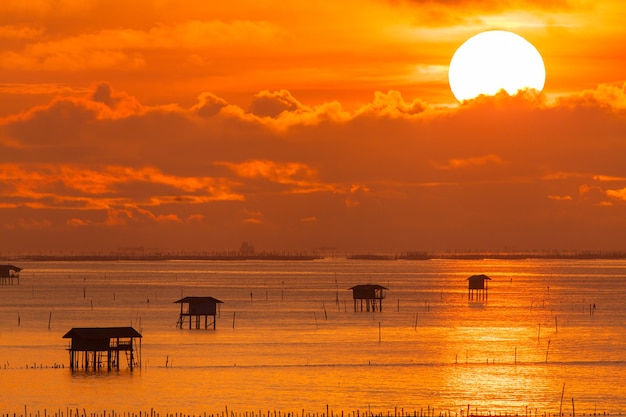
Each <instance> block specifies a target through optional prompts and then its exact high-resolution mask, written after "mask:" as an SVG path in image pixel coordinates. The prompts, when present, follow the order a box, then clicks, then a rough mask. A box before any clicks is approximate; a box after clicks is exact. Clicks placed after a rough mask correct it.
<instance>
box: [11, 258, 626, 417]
mask: <svg viewBox="0 0 626 417" xmlns="http://www.w3.org/2000/svg"><path fill="white" fill-rule="evenodd" d="M45 266H46V268H48V269H47V270H41V271H39V272H37V273H36V274H33V275H32V276H31V277H30V278H29V277H28V275H27V274H26V275H25V276H24V278H23V279H22V281H23V282H24V285H22V286H20V287H19V288H3V290H6V294H5V295H7V297H6V298H5V299H4V301H3V304H1V305H0V313H2V314H1V315H0V341H1V342H2V343H1V344H0V365H2V366H0V367H1V368H2V369H0V392H1V393H3V396H2V405H3V406H4V407H5V410H7V411H13V410H15V411H21V410H23V406H24V404H28V405H29V407H35V408H39V409H44V408H47V409H55V408H60V409H64V408H65V407H68V406H72V407H74V406H77V405H79V406H80V407H81V408H82V407H85V408H87V409H96V410H97V409H100V410H102V409H107V408H108V409H110V408H112V407H113V408H115V409H116V411H118V412H121V411H124V410H127V411H137V408H138V407H143V408H144V409H145V408H146V407H147V408H150V407H157V408H159V409H160V410H162V412H165V411H166V410H167V411H169V412H186V413H199V412H200V411H207V412H221V411H222V410H224V407H225V406H229V407H230V408H231V409H233V410H234V409H236V410H238V411H246V410H250V411H251V410H255V411H258V410H259V409H262V410H275V409H279V410H291V411H293V412H298V413H301V411H302V409H303V408H304V409H306V410H307V411H311V412H320V411H322V410H324V409H325V407H326V405H329V407H331V408H332V409H334V410H346V411H349V410H356V409H360V410H364V409H368V410H371V411H377V412H383V413H386V412H388V411H389V410H393V409H394V408H396V407H402V408H405V409H407V410H412V411H413V410H417V411H418V412H419V411H420V410H425V409H427V408H429V409H433V408H434V409H435V410H440V411H442V412H443V411H449V412H451V413H458V414H460V413H461V412H466V411H467V407H468V405H469V406H470V408H471V410H472V411H476V410H477V411H479V412H481V411H482V412H486V413H488V412H492V413H495V412H501V413H502V414H504V413H509V414H512V413H517V414H520V415H523V414H525V413H526V408H527V407H529V408H530V409H531V410H539V411H540V412H542V411H543V412H558V409H559V407H560V406H561V404H560V402H561V394H562V393H563V387H565V391H564V398H565V401H566V403H567V404H568V408H567V410H570V409H571V400H572V398H574V400H575V402H576V404H577V410H578V411H577V413H580V414H582V413H584V412H586V413H590V412H592V411H593V410H594V409H596V407H598V404H599V405H600V407H599V408H600V410H601V411H602V412H604V411H608V412H611V413H612V414H616V413H619V412H622V413H623V412H625V411H626V392H625V391H624V390H625V389H624V385H625V384H624V381H626V364H625V361H626V307H625V306H624V303H623V300H624V299H625V298H626V272H624V271H626V264H617V265H616V264H615V263H592V262H586V263H572V262H556V261H554V262H548V261H514V262H511V261H471V262H470V261H459V262H450V261H433V262H417V263H412V262H409V263H400V262H397V263H396V262H391V263H351V262H346V261H328V262H326V261H324V262H321V263H310V264H295V265H294V264H288V265H287V266H285V265H283V264H271V263H261V264H252V265H251V264H249V263H245V264H233V263H226V264H215V263H209V264H203V263H193V264H189V265H187V264H184V263H182V264H150V263H147V264H141V265H139V266H140V267H141V268H139V266H137V265H135V264H130V265H128V266H124V265H119V264H116V265H114V267H115V268H117V269H116V270H115V271H110V270H109V269H107V268H112V267H113V266H112V265H91V266H88V265H85V264H83V265H81V268H82V269H81V271H80V272H79V273H75V272H72V270H71V268H72V267H73V265H65V266H63V265H61V266H60V265H49V264H46V265H45ZM28 267H29V268H30V269H36V268H37V265H30V266H28ZM60 267H63V268H66V269H67V270H62V271H57V270H56V269H55V268H60ZM90 268H92V269H93V271H92V272H90V271H91V269H90ZM99 268H100V269H99ZM102 268H104V270H102ZM120 268H121V271H120V270H118V269H120ZM125 268H126V269H125ZM153 268H158V273H154V271H153ZM168 268H169V269H170V270H168ZM185 268H187V269H185ZM248 268H251V270H249V269H248ZM127 269H128V270H127ZM26 270H28V269H26ZM475 273H487V274H488V275H490V276H492V277H493V281H492V282H490V284H489V293H488V299H487V300H486V301H484V302H472V301H468V299H467V287H466V285H467V283H466V281H465V279H466V278H467V276H469V275H472V274H475ZM172 276H175V277H176V278H175V279H172ZM225 277H228V279H226V278H225ZM590 277H591V278H592V281H593V285H589V282H591V281H590ZM362 281H368V282H378V283H380V284H382V285H385V286H387V287H388V288H390V290H389V292H388V297H387V299H386V300H385V304H384V310H383V312H382V313H381V312H376V313H354V312H353V311H352V303H351V299H350V294H349V293H348V292H347V290H346V289H347V288H349V287H350V286H351V285H353V284H356V283H362ZM337 288H340V289H341V290H340V291H339V290H338V289H337ZM182 293H184V294H185V295H210V296H214V297H216V298H219V299H221V300H223V301H225V303H224V305H222V306H221V312H220V316H219V317H218V323H217V330H216V331H188V330H181V329H177V328H176V327H175V321H176V318H177V317H176V312H177V306H176V305H173V304H172V303H173V301H174V300H177V299H179V298H180V296H181V294H182ZM251 293H252V294H253V295H254V297H251V296H250V294H251ZM147 296H149V298H150V303H149V304H148V303H146V298H148V297H147ZM251 298H252V299H251ZM593 305H595V306H596V308H595V309H594V308H593ZM590 306H591V309H590ZM18 313H19V314H20V318H21V323H20V324H19V325H18V324H17V320H16V316H17V315H18ZM103 323H104V324H103ZM129 324H131V325H133V326H136V328H138V329H141V331H142V333H143V335H144V338H143V341H142V358H143V363H142V367H141V369H137V370H136V371H135V372H129V371H124V370H122V371H120V372H119V373H117V372H114V373H95V374H88V373H80V372H77V373H71V372H70V371H69V369H67V368H65V366H66V364H67V358H68V357H67V352H66V351H65V349H66V347H67V346H66V341H64V340H63V339H61V336H62V335H63V334H64V333H65V332H66V331H67V330H69V328H71V327H77V326H82V325H89V326H98V325H122V326H127V325H129ZM57 365H60V366H61V367H60V368H54V366H57ZM35 367H36V368H37V369H33V368H35ZM42 367H43V368H42ZM6 399H9V400H6ZM0 411H2V410H0Z"/></svg>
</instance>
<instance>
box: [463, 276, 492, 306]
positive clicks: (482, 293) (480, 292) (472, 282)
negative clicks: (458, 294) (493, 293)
mask: <svg viewBox="0 0 626 417" xmlns="http://www.w3.org/2000/svg"><path fill="white" fill-rule="evenodd" d="M488 281H491V278H489V277H488V276H487V275H484V274H481V275H472V276H471V277H469V278H467V282H468V287H467V299H468V300H473V299H474V295H476V300H486V299H487V291H488V289H489V288H488V286H487V284H488Z"/></svg>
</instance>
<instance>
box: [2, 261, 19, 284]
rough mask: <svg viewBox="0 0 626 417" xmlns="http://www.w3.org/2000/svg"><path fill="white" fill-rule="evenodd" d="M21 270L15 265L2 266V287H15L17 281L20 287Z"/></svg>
mask: <svg viewBox="0 0 626 417" xmlns="http://www.w3.org/2000/svg"><path fill="white" fill-rule="evenodd" d="M21 270H22V268H18V267H17V266H14V265H8V264H7V265H0V285H13V284H15V283H16V281H17V285H20V271H21Z"/></svg>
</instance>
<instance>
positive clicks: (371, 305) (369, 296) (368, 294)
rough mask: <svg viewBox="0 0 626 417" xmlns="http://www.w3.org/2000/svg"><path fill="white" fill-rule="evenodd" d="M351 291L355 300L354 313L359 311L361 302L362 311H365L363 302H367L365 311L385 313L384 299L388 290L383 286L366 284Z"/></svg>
mask: <svg viewBox="0 0 626 417" xmlns="http://www.w3.org/2000/svg"><path fill="white" fill-rule="evenodd" d="M350 289H351V290H352V298H353V299H354V311H358V305H359V302H360V309H361V310H360V311H363V302H365V311H376V310H378V311H383V298H385V290H386V289H387V288H385V287H383V286H382V285H376V284H365V285H355V286H354V287H352V288H350Z"/></svg>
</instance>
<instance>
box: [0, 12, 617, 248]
mask: <svg viewBox="0 0 626 417" xmlns="http://www.w3.org/2000/svg"><path fill="white" fill-rule="evenodd" d="M624 21H626V4H625V3H624V2H622V1H621V0H610V1H607V0H600V1H591V0H547V1H546V0H541V1H539V0H506V1H500V0H484V1H480V2H475V1H465V0H358V1H357V0H345V1H322V2H312V1H301V0H294V1H290V2H285V1H276V0H269V1H258V0H254V1H250V0H242V1H235V2H214V1H205V0H202V1H186V2H179V1H170V0H153V1H148V0H132V1H128V0H126V1H118V0H106V1H105V0H101V1H84V0H56V1H51V0H50V1H47V0H33V1H24V0H5V1H2V2H1V3H0V45H2V47H1V48H0V260H1V259H2V258H3V256H5V255H11V254H17V253H33V252H35V253H38V252H45V253H48V252H66V253H67V252H73V253H80V252H89V251H111V250H117V249H118V248H126V247H138V246H143V247H145V248H157V249H162V250H185V251H188V250H193V251H212V250H235V249H237V248H239V246H240V244H241V242H242V241H251V242H253V243H254V245H255V246H256V248H257V250H307V251H308V250H313V249H314V248H320V247H333V248H337V250H339V251H348V252H389V251H393V252H402V251H413V250H419V251H442V250H552V249H558V250H569V249H578V250H626V91H625V80H626V41H625V40H626V29H625V26H624ZM490 29H504V30H510V31H513V32H515V33H517V34H519V35H522V36H523V37H525V38H526V39H527V40H528V41H530V42H531V43H532V44H533V45H535V47H536V48H537V49H538V50H539V52H540V53H541V55H542V56H543V59H544V62H545V66H546V74H547V78H546V84H545V88H544V90H543V93H542V94H541V95H538V96H537V95H533V94H524V93H520V94H518V95H515V96H513V97H511V96H508V95H507V94H504V93H501V94H499V95H497V96H495V97H479V98H477V99H474V100H469V101H466V102H464V103H462V104H460V103H458V102H457V101H456V99H455V98H454V96H453V95H452V92H451V90H450V87H449V85H448V65H449V63H450V59H451V58H452V55H453V54H454V52H455V50H456V49H457V48H458V47H459V46H460V45H461V44H462V43H463V42H464V41H465V40H467V39H468V38H469V37H471V36H473V35H475V34H477V33H479V32H481V31H484V30H490Z"/></svg>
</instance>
